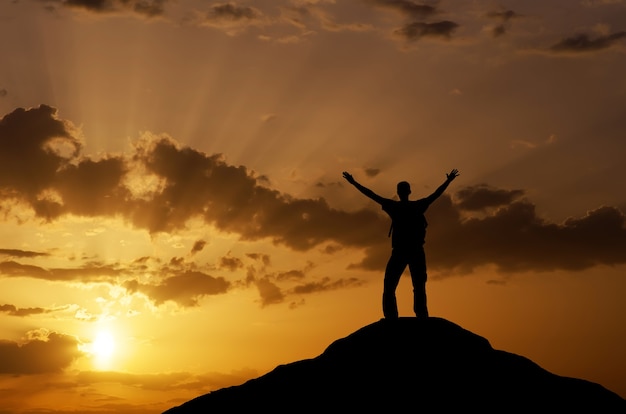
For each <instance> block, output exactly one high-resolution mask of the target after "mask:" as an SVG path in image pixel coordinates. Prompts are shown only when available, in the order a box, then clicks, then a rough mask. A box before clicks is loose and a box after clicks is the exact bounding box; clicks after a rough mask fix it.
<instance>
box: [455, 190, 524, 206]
mask: <svg viewBox="0 0 626 414" xmlns="http://www.w3.org/2000/svg"><path fill="white" fill-rule="evenodd" d="M523 195H524V191H523V190H502V189H497V188H493V187H490V186H488V185H486V184H481V185H477V186H471V187H465V188H463V189H461V190H459V191H458V192H457V193H456V199H457V204H458V206H459V207H460V208H461V209H463V210H474V211H477V210H484V209H486V208H493V207H500V206H502V205H506V204H509V203H511V202H512V201H514V200H516V199H518V198H520V197H522V196H523Z"/></svg>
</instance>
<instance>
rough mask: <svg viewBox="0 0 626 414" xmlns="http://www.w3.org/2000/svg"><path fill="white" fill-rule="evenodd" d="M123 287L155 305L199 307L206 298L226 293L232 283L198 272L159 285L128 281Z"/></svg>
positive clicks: (182, 275) (182, 274) (188, 273)
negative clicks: (202, 299)
mask: <svg viewBox="0 0 626 414" xmlns="http://www.w3.org/2000/svg"><path fill="white" fill-rule="evenodd" d="M123 286H124V287H125V288H126V289H127V290H128V291H129V292H130V293H135V292H140V293H143V294H145V295H146V296H147V297H148V298H149V299H150V300H152V301H153V302H154V303H155V305H161V304H163V303H165V302H166V301H172V302H175V303H177V304H178V305H180V306H185V307H193V306H198V304H199V300H200V299H201V298H203V297H205V296H213V295H219V294H223V293H226V292H227V291H228V289H229V288H230V283H229V282H227V281H226V280H225V279H224V278H223V277H213V276H210V275H207V274H205V273H202V272H198V271H184V272H182V273H181V274H178V275H174V276H170V277H167V278H165V279H164V280H162V281H161V282H159V283H155V284H151V283H141V282H139V281H137V280H131V281H127V282H125V283H124V284H123Z"/></svg>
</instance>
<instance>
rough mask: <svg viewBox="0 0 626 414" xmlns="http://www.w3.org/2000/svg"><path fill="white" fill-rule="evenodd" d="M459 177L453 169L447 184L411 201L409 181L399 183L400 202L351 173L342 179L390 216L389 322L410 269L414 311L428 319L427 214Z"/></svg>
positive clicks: (385, 309) (386, 300) (385, 311)
mask: <svg viewBox="0 0 626 414" xmlns="http://www.w3.org/2000/svg"><path fill="white" fill-rule="evenodd" d="M458 175H459V172H458V171H457V170H456V169H454V170H452V171H450V173H449V174H446V181H444V183H443V184H441V185H440V186H439V188H437V189H436V190H435V192H434V193H432V194H431V195H429V196H428V197H426V198H422V199H419V200H414V201H410V200H409V194H411V186H410V185H409V183H407V182H406V181H401V182H399V183H398V187H397V192H398V197H399V198H400V201H397V200H392V199H389V198H384V197H381V196H379V195H378V194H376V193H375V192H373V191H372V190H370V189H369V188H367V187H364V186H362V185H361V184H359V183H358V182H356V180H355V179H354V177H352V175H351V174H350V173H348V172H345V171H344V173H343V177H344V178H345V179H346V180H348V182H349V183H350V184H352V185H353V186H355V187H356V188H357V189H358V190H359V191H360V192H362V193H363V194H365V195H366V196H368V197H369V198H371V199H372V200H374V201H376V202H377V203H378V204H380V205H381V206H382V209H383V210H384V211H385V212H386V213H387V214H389V217H391V229H390V230H389V234H390V236H391V257H390V258H389V261H388V262H387V268H386V269H385V280H384V284H383V314H384V315H385V318H387V319H397V318H398V304H397V303H396V288H397V287H398V283H399V282H400V276H402V273H403V272H404V269H406V267H407V265H408V266H409V271H410V272H411V281H412V282H413V310H414V311H415V315H416V316H417V317H427V316H428V307H427V306H426V278H427V276H426V255H425V254H424V241H425V237H426V226H427V225H428V223H427V222H426V218H425V217H424V212H425V211H426V209H427V208H428V206H430V204H431V203H432V202H433V201H435V200H436V199H437V198H438V197H439V196H440V195H441V194H443V192H444V191H445V190H446V188H448V185H449V184H450V183H451V182H452V180H454V179H455V178H456V177H457V176H458Z"/></svg>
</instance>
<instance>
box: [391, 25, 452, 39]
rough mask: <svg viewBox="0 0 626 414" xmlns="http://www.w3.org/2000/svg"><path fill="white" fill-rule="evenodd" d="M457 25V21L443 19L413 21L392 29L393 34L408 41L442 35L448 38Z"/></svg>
mask: <svg viewBox="0 0 626 414" xmlns="http://www.w3.org/2000/svg"><path fill="white" fill-rule="evenodd" d="M457 27H459V25H458V24H457V23H454V22H451V21H449V20H443V21H440V22H435V23H424V22H413V23H408V24H405V25H404V26H402V27H401V28H399V29H397V30H395V31H394V34H395V35H396V36H398V37H400V38H402V39H405V40H408V41H415V40H419V39H421V38H423V37H442V38H445V39H450V36H451V35H452V33H453V32H454V30H455V29H456V28H457Z"/></svg>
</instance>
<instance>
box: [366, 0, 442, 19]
mask: <svg viewBox="0 0 626 414" xmlns="http://www.w3.org/2000/svg"><path fill="white" fill-rule="evenodd" d="M367 2H368V3H370V4H372V5H374V6H377V7H382V8H386V9H389V10H394V11H397V12H399V13H401V14H402V15H404V16H406V17H410V18H413V19H423V18H427V17H430V16H432V15H434V14H435V13H437V9H436V8H435V6H431V5H428V4H420V3H417V2H414V1H410V0H367Z"/></svg>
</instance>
